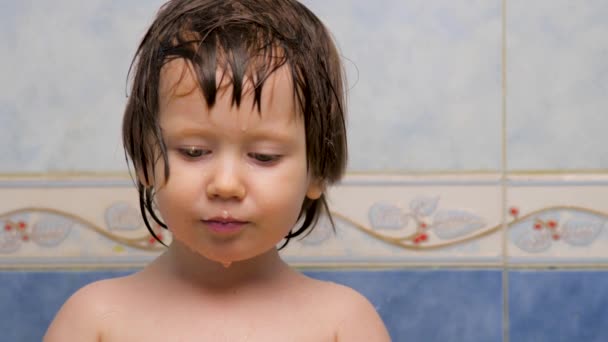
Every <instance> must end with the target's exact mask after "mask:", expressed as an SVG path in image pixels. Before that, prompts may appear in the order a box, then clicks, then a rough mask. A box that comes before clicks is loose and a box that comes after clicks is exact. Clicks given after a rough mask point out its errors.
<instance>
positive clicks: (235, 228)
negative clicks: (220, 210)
mask: <svg viewBox="0 0 608 342" xmlns="http://www.w3.org/2000/svg"><path fill="white" fill-rule="evenodd" d="M202 222H203V224H204V225H205V226H206V227H207V228H209V229H210V230H211V231H213V232H215V233H220V234H229V233H236V232H239V231H241V230H242V229H243V228H244V227H245V225H246V224H247V221H240V220H237V219H233V218H223V217H221V218H220V217H213V218H210V219H208V220H202Z"/></svg>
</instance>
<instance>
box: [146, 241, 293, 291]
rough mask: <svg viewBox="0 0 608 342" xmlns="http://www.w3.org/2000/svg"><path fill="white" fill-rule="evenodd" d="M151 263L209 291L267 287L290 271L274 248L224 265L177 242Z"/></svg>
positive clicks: (179, 278)
mask: <svg viewBox="0 0 608 342" xmlns="http://www.w3.org/2000/svg"><path fill="white" fill-rule="evenodd" d="M155 264H157V265H156V266H157V267H163V268H165V270H166V271H167V272H168V273H169V274H172V277H173V278H174V279H178V280H179V281H181V282H183V283H188V284H190V285H191V286H194V287H197V288H202V289H207V290H213V291H233V290H236V289H238V288H241V287H247V288H251V287H253V286H255V285H256V284H261V285H263V286H268V285H269V284H271V283H273V282H274V281H276V280H279V279H281V278H283V277H286V276H289V275H290V274H292V273H293V271H291V269H290V268H289V266H287V264H285V262H284V261H283V260H281V258H280V257H279V254H278V252H277V250H276V249H274V248H273V249H271V250H269V251H267V252H265V253H263V254H261V255H258V256H256V257H254V258H251V259H247V260H242V261H236V262H233V263H232V264H231V265H230V266H229V267H225V266H223V265H222V264H220V263H219V262H216V261H212V260H210V259H207V258H206V257H204V256H202V255H201V254H198V253H196V252H193V251H192V250H190V249H189V248H188V247H186V246H184V245H183V244H181V243H179V241H173V243H172V244H171V246H170V247H169V250H168V251H167V252H165V254H163V255H162V256H161V257H160V258H159V259H158V261H157V262H156V263H155Z"/></svg>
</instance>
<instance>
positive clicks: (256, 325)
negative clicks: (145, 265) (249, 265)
mask: <svg viewBox="0 0 608 342" xmlns="http://www.w3.org/2000/svg"><path fill="white" fill-rule="evenodd" d="M324 316H325V315H324V314H323V312H322V310H321V309H320V308H315V307H314V306H310V307H306V306H301V305H299V306H298V305H296V304H295V303H283V305H278V304H277V303H272V302H271V303H269V304H268V305H265V306H264V305H257V306H249V305H246V304H243V305H242V306H239V307H230V306H228V307H218V306H199V305H192V304H184V305H182V306H181V307H176V306H173V307H164V308H163V307H162V306H159V307H156V308H154V307H148V308H145V309H144V310H139V309H138V310H135V309H131V310H125V311H124V312H122V313H119V312H116V313H114V314H110V315H108V317H107V318H106V322H104V329H103V330H104V335H103V336H102V341H103V342H122V341H129V342H137V341H146V342H156V341H159V342H160V341H162V342H171V341H175V342H178V341H179V342H190V341H210V342H224V341H225V342H258V341H259V342H262V341H263V342H272V341H282V342H283V341H285V342H289V341H293V342H300V341H301V342H308V341H314V342H324V341H327V342H333V341H335V333H334V330H335V329H334V327H335V324H333V323H334V322H332V320H331V318H330V317H324Z"/></svg>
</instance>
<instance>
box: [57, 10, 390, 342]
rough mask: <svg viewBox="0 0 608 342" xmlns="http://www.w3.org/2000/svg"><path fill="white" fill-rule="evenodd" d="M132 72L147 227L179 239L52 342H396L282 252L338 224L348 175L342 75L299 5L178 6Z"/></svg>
mask: <svg viewBox="0 0 608 342" xmlns="http://www.w3.org/2000/svg"><path fill="white" fill-rule="evenodd" d="M134 66H135V69H134V78H133V85H132V87H133V88H132V92H131V95H130V97H129V101H128V103H127V107H126V111H125V116H124V122H123V138H124V143H125V149H126V152H127V154H128V156H129V157H130V158H131V160H132V162H133V165H134V169H135V174H136V177H137V182H138V188H139V193H140V203H141V206H142V213H143V214H144V220H145V221H146V225H147V226H149V222H148V217H147V215H149V216H150V218H151V219H153V220H155V221H157V222H158V223H159V224H161V225H163V226H166V227H168V229H169V230H170V231H171V233H172V237H173V241H172V242H171V244H170V246H169V247H168V249H167V251H166V252H165V253H164V254H163V255H161V256H160V257H159V258H158V259H156V260H155V261H154V262H152V263H151V264H150V265H148V266H147V267H145V268H144V269H143V270H142V271H140V272H137V273H135V274H133V275H130V276H127V277H123V278H116V279H109V280H103V281H99V282H96V283H93V284H90V285H88V286H86V287H84V288H82V289H81V290H79V291H78V292H76V293H75V294H74V295H73V296H72V297H71V298H70V299H69V300H68V301H67V302H66V303H65V304H64V306H63V307H62V308H61V310H60V311H59V313H58V314H57V316H56V317H55V320H54V321H53V323H52V324H51V326H50V327H49V329H48V331H47V334H46V336H45V341H47V342H52V341H62V342H63V341H81V342H84V341H147V342H149V341H213V342H215V341H264V342H268V341H271V342H273V341H277V342H278V341H315V342H317V341H349V342H350V341H389V340H390V338H389V336H388V333H387V331H386V329H385V327H384V325H383V323H382V321H381V319H380V318H379V316H378V314H377V313H376V311H375V310H374V308H373V307H372V306H371V305H370V303H369V302H368V301H367V300H366V299H364V298H363V297H362V296H361V295H360V294H358V293H356V292H355V291H353V290H351V289H349V288H346V287H344V286H341V285H337V284H333V283H328V282H323V281H318V280H314V279H311V278H308V277H306V276H304V275H302V274H300V273H299V272H297V271H295V270H293V269H291V268H290V267H289V266H287V265H286V264H285V263H284V262H283V261H282V260H281V259H280V256H279V254H278V251H277V248H276V246H277V245H278V244H279V243H281V241H283V243H286V242H288V241H289V239H290V238H293V237H295V236H298V235H301V234H302V233H304V232H306V231H307V230H308V229H311V228H312V226H313V225H314V223H315V222H316V221H317V219H318V217H319V215H320V214H321V213H322V212H327V204H326V201H325V196H324V192H325V190H326V186H327V185H329V184H332V183H334V182H335V181H337V180H338V179H340V177H341V176H342V173H343V171H344V168H345V164H346V131H345V124H344V94H343V76H342V68H341V65H340V61H339V56H338V54H337V51H336V48H335V46H334V44H333V42H332V40H331V38H330V36H329V33H328V32H327V30H326V28H325V27H324V26H323V24H322V23H321V22H320V21H319V19H318V18H317V17H316V16H315V15H314V14H313V13H311V12H310V11H309V10H308V9H307V8H306V7H304V6H303V5H302V4H300V3H298V2H296V1H295V0H173V1H169V2H168V3H167V4H165V5H164V6H163V7H162V8H161V9H160V11H159V13H158V14H157V17H156V19H155V21H154V22H153V23H152V26H151V27H150V29H149V30H148V32H147V33H146V35H145V37H144V39H143V41H142V43H141V44H140V46H139V49H138V51H137V54H136V59H135V64H134ZM146 211H147V213H146ZM292 227H298V228H295V229H294V230H292ZM151 231H152V230H151ZM152 233H153V234H154V232H152Z"/></svg>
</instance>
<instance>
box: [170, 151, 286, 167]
mask: <svg viewBox="0 0 608 342" xmlns="http://www.w3.org/2000/svg"><path fill="white" fill-rule="evenodd" d="M178 151H179V153H180V154H182V155H183V156H184V157H186V158H188V159H199V158H201V157H204V156H206V155H208V154H210V153H211V151H209V150H205V149H202V148H196V147H188V148H180V149H178ZM247 156H249V157H250V158H253V159H255V161H256V162H258V163H261V164H272V163H276V162H277V161H279V159H281V157H282V156H281V155H278V154H266V153H255V152H252V153H248V154H247Z"/></svg>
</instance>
